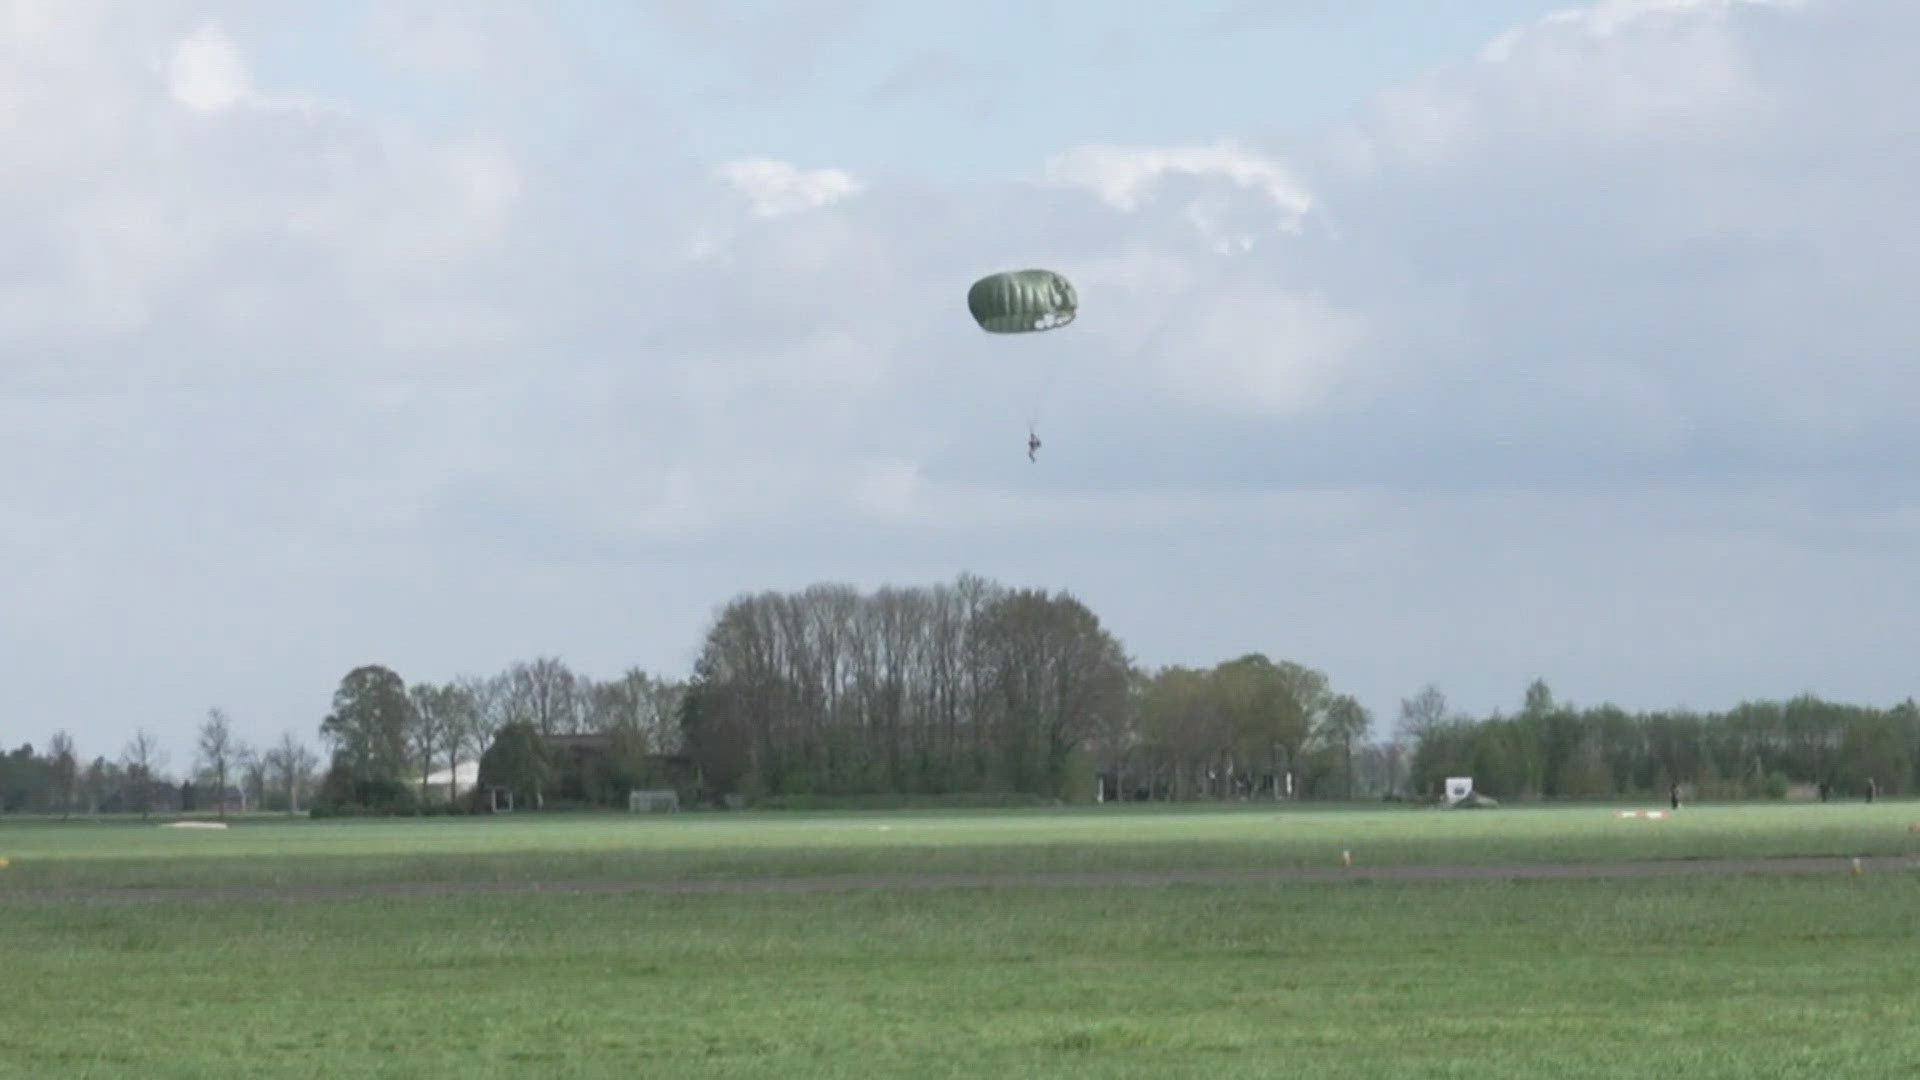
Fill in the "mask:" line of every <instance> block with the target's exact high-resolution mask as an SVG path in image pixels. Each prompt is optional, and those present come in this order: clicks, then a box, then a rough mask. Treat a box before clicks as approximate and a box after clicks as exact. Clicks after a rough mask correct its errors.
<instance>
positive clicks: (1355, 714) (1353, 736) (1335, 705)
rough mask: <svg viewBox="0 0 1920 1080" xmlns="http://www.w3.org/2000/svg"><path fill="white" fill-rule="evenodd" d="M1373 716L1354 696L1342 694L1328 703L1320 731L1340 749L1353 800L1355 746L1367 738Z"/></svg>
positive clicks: (1331, 743)
mask: <svg viewBox="0 0 1920 1080" xmlns="http://www.w3.org/2000/svg"><path fill="white" fill-rule="evenodd" d="M1372 726H1373V716H1372V714H1370V713H1368V712H1367V710H1366V707H1365V706H1363V705H1361V704H1360V702H1358V701H1356V700H1355V699H1354V698H1353V697H1352V696H1350V695H1347V694H1341V695H1340V696H1338V697H1336V698H1334V699H1333V700H1331V701H1330V702H1328V703H1327V711H1326V715H1325V717H1324V718H1323V719H1322V721H1321V725H1320V731H1321V734H1322V735H1323V736H1324V737H1325V738H1326V740H1327V742H1328V743H1329V744H1330V745H1333V746H1337V747H1339V748H1340V752H1341V759H1342V761H1343V762H1344V764H1345V767H1346V779H1347V786H1346V797H1347V798H1349V799H1351V798H1353V744H1354V743H1356V742H1359V741H1360V740H1361V739H1364V738H1366V735H1367V729H1368V728H1370V727H1372Z"/></svg>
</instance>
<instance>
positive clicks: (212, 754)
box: [199, 709, 235, 818]
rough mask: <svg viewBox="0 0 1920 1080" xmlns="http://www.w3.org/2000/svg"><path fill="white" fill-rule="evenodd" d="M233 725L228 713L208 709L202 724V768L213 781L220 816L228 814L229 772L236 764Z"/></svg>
mask: <svg viewBox="0 0 1920 1080" xmlns="http://www.w3.org/2000/svg"><path fill="white" fill-rule="evenodd" d="M234 749H235V747H234V742H233V725H232V724H231V723H230V722H229V721H228V720H227V714H226V713H224V712H221V711H220V710H219V709H208V710H207V719H206V722H204V723H202V724H201V725H200V742H199V751H200V769H201V771H202V773H203V774H204V775H205V776H206V777H207V778H208V779H210V780H212V781H213V789H214V793H215V794H214V798H216V799H218V800H219V806H220V816H221V817H223V818H224V817H226V816H227V774H228V772H229V771H230V770H231V769H232V768H233V764H234Z"/></svg>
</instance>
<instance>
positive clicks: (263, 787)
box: [233, 743, 272, 810]
mask: <svg viewBox="0 0 1920 1080" xmlns="http://www.w3.org/2000/svg"><path fill="white" fill-rule="evenodd" d="M233 761H234V771H235V772H236V773H238V774H239V776H240V809H242V810H247V809H249V808H251V809H253V810H259V809H260V808H261V804H263V803H265V802H266V801H267V783H268V779H267V778H268V776H269V775H271V773H272V766H270V765H269V764H268V762H267V755H266V754H262V753H260V752H259V751H258V750H255V749H254V748H253V747H251V746H248V745H246V744H245V743H236V744H235V747H234V752H233Z"/></svg>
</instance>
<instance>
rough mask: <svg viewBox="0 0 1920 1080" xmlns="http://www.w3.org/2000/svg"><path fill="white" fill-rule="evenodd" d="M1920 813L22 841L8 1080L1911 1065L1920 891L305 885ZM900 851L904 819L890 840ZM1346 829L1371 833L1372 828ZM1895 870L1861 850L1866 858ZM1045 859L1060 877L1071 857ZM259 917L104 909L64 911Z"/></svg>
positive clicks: (1428, 845)
mask: <svg viewBox="0 0 1920 1080" xmlns="http://www.w3.org/2000/svg"><path fill="white" fill-rule="evenodd" d="M1913 820H1920V808H1916V807H1915V806H1914V805H1912V804H1908V805H1905V806H1902V805H1898V804H1881V805H1877V806H1874V807H1870V808H1869V807H1861V806H1827V807H1819V806H1809V807H1750V808H1732V807H1727V808H1689V809H1688V810H1686V811H1684V812H1683V815H1682V817H1681V819H1679V820H1675V821H1664V822H1646V821H1621V820H1619V819H1618V818H1616V817H1614V816H1613V812H1612V811H1611V810H1609V809H1606V808H1590V809H1580V808H1566V809H1554V810H1525V811H1502V812H1498V813H1465V814H1439V813H1416V812H1410V811H1403V812H1397V813H1396V812H1380V811H1367V812H1357V811H1351V810H1342V811H1326V812H1291V811H1290V812H1288V813H1284V814H1275V813H1273V812H1272V811H1270V810H1266V811H1237V812H1223V811H1184V812H1164V811H1163V812H1146V813H1141V812H1134V811H1131V810H1128V811H1121V812H1117V813H1116V812H1113V811H1112V810H1111V809H1109V810H1108V811H1104V812H1099V813H1095V812H1046V813H1032V812H1015V813H981V814H951V813H949V814H938V815H922V814H865V815H819V816H807V817H800V816H791V815H784V814H783V815H766V816H725V815H713V816H707V815H692V814H688V815H682V816H680V817H679V818H643V819H628V818H624V817H619V818H605V819H594V818H564V819H539V818H535V817H533V816H531V815H521V816H519V817H516V818H514V819H511V820H492V821H448V820H442V819H431V820H427V821H419V822H368V821H345V822H312V823H308V822H292V823H266V822H260V823H248V824H245V825H241V826H237V827H235V828H233V829H229V830H226V831H225V832H204V833H203V832H189V831H176V830H170V829H159V828H154V827H153V826H152V825H151V824H148V825H144V826H137V825H131V824H112V825H105V824H79V823H70V824H65V825H60V824H52V823H36V824H27V825H19V824H9V825H4V826H0V855H7V856H9V857H10V858H12V859H13V860H14V863H13V865H12V866H11V867H9V868H8V869H6V870H0V980H4V981H3V983H0V985H4V986H5V989H6V992H7V997H6V1003H5V1004H4V1005H0V1077H13V1076H21V1077H50V1076H59V1077H87V1076H96V1077H118V1076H127V1075H138V1076H147V1077H206V1076H249V1077H257V1076H269V1077H270V1076H314V1075H326V1076H335V1075H338V1076H392V1077H401V1076H405V1077H441V1076H445V1077H496V1076H497V1077H515V1078H524V1077H529V1076H541V1077H548V1076H621V1077H635V1076H645V1077H759V1076H768V1077H780V1078H782V1080H808V1078H813V1077H869V1076H880V1077H885V1076H909V1077H915V1078H934V1077H950V1076H951V1077H959V1076H966V1077H979V1076H990V1077H996V1078H997V1077H1026V1076H1034V1077H1205V1078H1209V1080H1221V1078H1232V1077H1256V1076H1258V1077H1268V1076H1338V1077H1455V1076H1458V1077H1473V1078H1475V1080H1489V1078H1496V1077H1529V1078H1533V1077H1543V1076H1551V1077H1636V1078H1637V1077H1645V1076H1657V1075H1684V1076H1687V1077H1689V1078H1690V1080H1698V1078H1721V1077H1725V1078H1734V1077H1739V1078H1743V1080H1744V1078H1748V1077H1756V1076H1765V1077H1803V1076H1804V1077H1815V1076H1820V1077H1829V1076H1847V1077H1879V1076H1887V1077H1895V1076H1898V1077H1907V1076H1913V1075H1920V1024H1916V1023H1914V1022H1913V1020H1912V1017H1914V1016H1916V1015H1920V977H1916V976H1915V975H1914V974H1913V970H1914V969H1913V957H1915V956H1916V955H1920V920H1916V919H1915V918H1914V915H1915V913H1916V912H1920V876H1916V875H1914V874H1912V873H1909V872H1900V873H1870V874H1867V875H1866V876H1864V877H1858V878H1856V877H1852V876H1849V875H1846V874H1833V875H1820V876H1816V877H1773V876H1764V875H1747V876H1740V877H1715V878H1684V879H1675V878H1660V879H1646V880H1620V879H1613V880H1593V881H1504V882H1503V881H1436V882H1419V883H1388V882H1367V881H1353V882H1343V883H1329V884H1305V883H1286V884H1271V885H1236V886H1204V887H1203V886H1191V885H1176V886H1167V887H1159V888H1117V889H1105V888H1071V889H1068V888H1042V887H1037V886H1034V885H1031V884H1027V885H1022V884H1018V883H1013V884H1009V885H1007V886H1005V887H996V888H969V889H953V890H941V891H921V892H911V891H890V890H852V891H841V892H825V893H713V894H704V895H662V894H648V893H597V894H568V893H542V894H529V893H466V894H455V895H444V896H434V895H408V896H397V897H396V896H383V897H379V898H350V897H338V896H334V897H332V898H317V897H302V896H301V895H300V893H299V890H298V888H297V886H298V885H303V884H310V885H323V884H328V883H343V882H354V881H362V880H376V879H377V877H376V876H375V875H378V874H380V873H385V874H387V875H388V877H389V878H396V877H398V878H408V879H415V880H451V881H485V880H490V878H489V877H488V875H490V874H496V873H498V874H503V875H508V876H511V875H514V874H532V873H545V874H551V875H553V876H554V877H556V878H558V879H565V880H582V881H588V880H594V879H595V878H596V877H598V878H608V877H613V876H652V877H661V876H670V875H672V874H676V873H680V872H684V871H693V872H698V873H710V874H720V875H729V876H766V875H771V874H781V873H793V874H836V873H844V872H848V871H849V870H853V869H858V870H863V871H872V870H874V869H876V868H879V869H893V870H901V871H909V872H923V871H929V870H951V871H954V872H962V871H964V872H970V873H976V872H983V871H990V870H998V871H1004V872H1007V873H1010V874H1018V873H1020V872H1027V871H1037V870H1058V869H1070V868H1076V867H1077V868H1083V869H1099V868H1109V867H1112V868H1119V867H1128V868H1133V869H1143V868H1160V869H1176V868H1204V867H1207V866H1239V865H1243V864H1241V863H1236V862H1234V861H1233V860H1236V859H1245V858H1256V859H1264V860H1267V864H1271V865H1283V864H1285V863H1287V862H1289V861H1292V860H1300V861H1311V862H1313V863H1316V864H1324V863H1326V862H1328V861H1329V859H1332V858H1337V854H1338V850H1339V849H1340V848H1341V847H1348V846H1350V847H1352V849H1353V850H1354V851H1355V854H1356V856H1357V857H1359V858H1360V859H1363V860H1364V859H1368V858H1374V859H1380V860H1394V859H1398V860H1401V861H1418V862H1423V863H1433V862H1439V861H1458V862H1504V861H1526V860H1540V859H1555V860H1561V859H1575V860H1578V859H1583V858H1589V857H1590V858H1591V859H1595V860H1601V859H1605V860H1618V859H1627V858H1643V857H1649V856H1656V857H1675V858H1684V857H1709V856H1717V855H1748V856H1751V855H1767V854H1798V855H1845V854H1866V853H1876V852H1877V853H1880V854H1904V853H1911V852H1912V850H1913V845H1912V844H1911V843H1910V841H1912V840H1915V839H1920V837H1916V836H1915V834H1912V833H1909V832H1908V831H1907V825H1908V823H1909V822H1910V821H1913ZM881 826H887V828H886V830H885V831H884V832H883V831H881ZM1356 838H1360V839H1356ZM1876 845H1877V846H1876ZM1063 863H1065V864H1067V865H1064V866H1063V865H1062V864H1063ZM275 878H279V879H280V880H282V881H284V882H286V883H287V884H288V885H289V888H288V889H287V890H285V891H284V892H282V893H278V894H275V895H272V896H267V897H257V898H233V897H225V896H220V897H209V898H207V899H204V900H196V901H190V902H187V901H174V900H144V901H140V902H124V898H123V900H122V901H121V902H113V903H96V902H93V900H91V899H88V898H85V897H82V898H80V899H77V900H76V899H74V898H73V897H71V896H65V897H62V898H60V899H57V900H56V899H52V898H49V897H38V896H37V894H38V893H39V891H40V889H41V888H42V887H45V886H50V885H51V886H60V887H69V888H70V887H86V886H103V887H106V886H118V887H127V886H139V885H141V884H146V883H152V882H154V881H157V880H192V881H196V882H199V883H202V884H205V885H207V886H208V887H210V888H212V887H217V886H222V885H231V884H248V883H256V884H257V883H260V882H262V881H270V880H274V879H275Z"/></svg>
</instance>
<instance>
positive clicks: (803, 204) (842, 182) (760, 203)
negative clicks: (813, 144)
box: [720, 158, 866, 218]
mask: <svg viewBox="0 0 1920 1080" xmlns="http://www.w3.org/2000/svg"><path fill="white" fill-rule="evenodd" d="M720 175H721V177H723V178H724V179H725V180H726V181H727V182H728V183H730V184H732V185H733V187H734V190H736V191H738V192H740V193H741V194H742V195H745V196H746V197H747V201H748V203H749V204H750V205H751V206H752V207H753V212H754V214H756V215H757V216H759V217H767V218H771V217H782V216H784V215H787V214H796V213H800V212H802V211H806V210H818V209H820V208H821V207H824V206H831V205H833V204H834V203H837V202H839V201H841V200H843V199H847V198H851V197H852V196H854V195H858V194H859V193H860V192H862V191H864V190H865V189H866V185H864V184H862V183H861V182H860V181H859V180H857V179H855V178H854V176H853V175H852V174H851V173H848V172H846V171H845V170H843V169H802V168H800V167H798V166H796V165H792V164H789V163H787V162H784V161H774V160H771V159H768V158H747V159H743V160H740V161H732V162H728V163H727V164H725V165H723V166H721V167H720Z"/></svg>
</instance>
